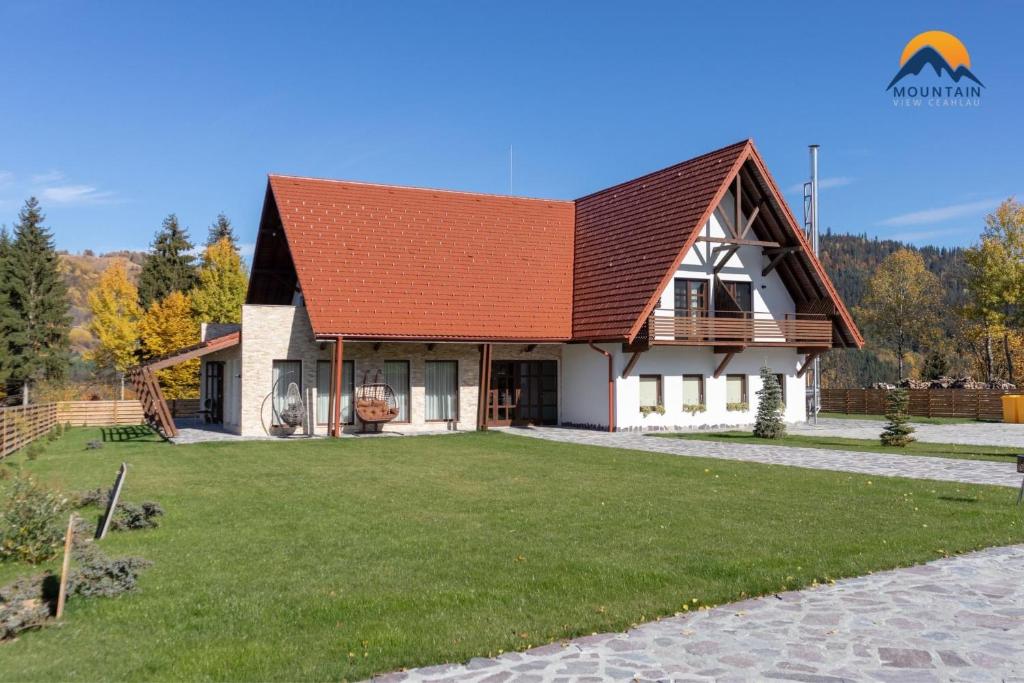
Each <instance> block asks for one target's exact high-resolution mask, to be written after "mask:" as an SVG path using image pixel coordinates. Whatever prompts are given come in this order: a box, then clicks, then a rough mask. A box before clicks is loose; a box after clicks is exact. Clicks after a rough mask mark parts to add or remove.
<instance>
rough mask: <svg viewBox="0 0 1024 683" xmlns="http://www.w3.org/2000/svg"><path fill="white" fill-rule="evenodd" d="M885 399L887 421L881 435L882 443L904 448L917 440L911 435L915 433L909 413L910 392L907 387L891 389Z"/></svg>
mask: <svg viewBox="0 0 1024 683" xmlns="http://www.w3.org/2000/svg"><path fill="white" fill-rule="evenodd" d="M885 400H886V411H885V417H886V420H887V422H886V423H885V430H884V431H883V432H882V435H881V440H882V445H883V446H899V447H901V448H902V447H904V446H906V445H907V444H908V443H910V442H911V441H914V440H915V439H914V437H912V436H911V434H913V433H914V428H913V427H911V426H910V417H909V415H908V414H907V413H908V410H909V407H910V394H908V393H907V390H906V389H891V390H889V393H888V394H887V395H886V397H885Z"/></svg>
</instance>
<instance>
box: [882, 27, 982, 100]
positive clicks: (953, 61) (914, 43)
mask: <svg viewBox="0 0 1024 683" xmlns="http://www.w3.org/2000/svg"><path fill="white" fill-rule="evenodd" d="M927 66H931V67H932V68H933V69H935V75H936V76H942V75H943V74H946V75H947V76H949V77H950V78H952V79H953V82H954V83H959V82H960V79H963V78H966V79H968V80H970V81H974V82H975V83H977V84H978V85H980V86H981V87H983V88H984V87H985V84H984V83H982V82H981V81H980V80H978V77H977V76H975V75H974V73H973V72H972V71H971V56H970V54H968V52H967V48H966V47H965V46H964V44H963V43H962V42H960V39H959V38H957V37H956V36H954V35H953V34H952V33H946V32H945V31H925V32H924V33H919V34H918V35H916V36H914V37H913V38H911V39H910V42H908V43H907V45H906V47H904V48H903V54H902V55H901V56H900V70H899V71H897V72H896V75H895V76H893V79H892V80H891V81H890V82H889V85H888V87H886V90H891V89H892V87H893V86H894V85H896V84H897V83H899V82H900V81H901V80H903V79H904V78H906V77H907V76H916V75H917V74H919V73H921V72H922V71H923V70H924V69H925V67H927Z"/></svg>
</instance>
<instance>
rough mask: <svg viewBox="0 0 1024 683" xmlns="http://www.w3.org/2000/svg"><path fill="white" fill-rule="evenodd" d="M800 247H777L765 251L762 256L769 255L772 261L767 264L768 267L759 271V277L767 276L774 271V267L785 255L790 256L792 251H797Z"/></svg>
mask: <svg viewBox="0 0 1024 683" xmlns="http://www.w3.org/2000/svg"><path fill="white" fill-rule="evenodd" d="M799 249H800V247H777V248H775V249H765V250H764V254H765V255H766V256H767V255H769V254H770V255H771V257H772V260H771V261H769V262H768V265H767V266H765V267H764V268H763V269H762V270H761V277H764V276H766V275H768V273H770V272H772V271H773V270H775V266H777V265H779V262H780V261H782V259H784V258H785V257H786V256H787V255H789V254H792V253H793V252H794V251H798V250H799Z"/></svg>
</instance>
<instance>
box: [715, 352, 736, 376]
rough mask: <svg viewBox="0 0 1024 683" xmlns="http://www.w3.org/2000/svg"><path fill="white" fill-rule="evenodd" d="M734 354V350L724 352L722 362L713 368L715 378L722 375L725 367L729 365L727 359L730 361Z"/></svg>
mask: <svg viewBox="0 0 1024 683" xmlns="http://www.w3.org/2000/svg"><path fill="white" fill-rule="evenodd" d="M735 355H736V352H735V351H730V352H729V353H727V354H725V358H723V359H722V362H721V363H719V364H718V367H717V368H715V374H714V377H715V379H718V378H719V377H721V376H722V373H723V372H725V368H726V367H727V366H728V365H729V361H731V360H732V357H733V356H735Z"/></svg>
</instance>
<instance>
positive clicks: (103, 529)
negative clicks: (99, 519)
mask: <svg viewBox="0 0 1024 683" xmlns="http://www.w3.org/2000/svg"><path fill="white" fill-rule="evenodd" d="M126 474H128V463H126V462H123V463H121V468H120V469H119V470H118V471H117V479H115V480H114V490H112V491H111V492H110V499H109V500H107V513H106V514H105V515H103V524H101V525H100V528H99V530H98V531H97V532H96V538H97V539H102V538H103V537H105V536H106V535H107V531H108V530H109V529H110V522H112V521H113V519H114V513H115V512H117V501H118V500H119V499H120V498H121V489H122V488H124V478H125V475H126Z"/></svg>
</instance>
